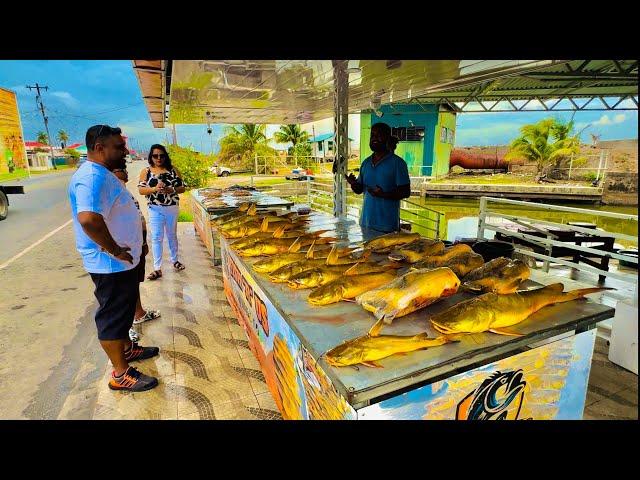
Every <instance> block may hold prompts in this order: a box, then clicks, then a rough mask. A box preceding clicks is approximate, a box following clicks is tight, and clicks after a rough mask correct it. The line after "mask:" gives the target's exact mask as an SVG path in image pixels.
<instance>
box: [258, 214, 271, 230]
mask: <svg viewBox="0 0 640 480" xmlns="http://www.w3.org/2000/svg"><path fill="white" fill-rule="evenodd" d="M267 228H269V219H268V218H266V217H265V218H264V219H262V225H261V226H260V231H261V232H266V231H267Z"/></svg>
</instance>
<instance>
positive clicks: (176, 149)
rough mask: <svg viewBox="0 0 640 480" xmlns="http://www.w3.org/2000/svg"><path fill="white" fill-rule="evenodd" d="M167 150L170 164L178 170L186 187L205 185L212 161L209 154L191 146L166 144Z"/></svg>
mask: <svg viewBox="0 0 640 480" xmlns="http://www.w3.org/2000/svg"><path fill="white" fill-rule="evenodd" d="M167 151H168V152H169V156H170V157H171V164H172V165H173V166H174V167H176V168H177V169H178V170H180V174H181V175H182V180H183V181H184V183H185V185H186V186H187V188H202V187H205V186H206V185H207V180H208V177H209V166H210V165H211V161H212V159H211V157H210V156H208V155H201V154H199V153H198V152H196V151H195V150H194V149H193V148H192V147H191V146H188V147H180V146H178V145H168V146H167Z"/></svg>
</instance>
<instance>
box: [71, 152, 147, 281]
mask: <svg viewBox="0 0 640 480" xmlns="http://www.w3.org/2000/svg"><path fill="white" fill-rule="evenodd" d="M69 201H70V202H71V212H72V216H73V229H74V231H75V234H76V248H77V249H78V252H80V255H82V262H83V264H84V268H85V269H86V270H87V272H89V273H116V272H123V271H125V270H131V269H132V268H135V267H136V266H137V265H138V263H139V261H140V255H141V254H142V221H141V220H140V212H139V210H138V209H137V208H136V204H135V203H134V201H133V198H132V197H131V194H130V193H129V191H128V190H127V189H126V187H125V186H124V185H122V183H121V182H120V180H118V178H117V177H116V176H115V175H114V174H113V173H111V172H110V171H109V170H108V169H107V168H105V167H103V166H102V165H100V164H98V163H95V162H92V161H90V160H88V161H86V162H84V163H83V164H82V165H81V166H80V167H79V168H78V170H77V171H76V173H74V174H73V176H72V177H71V182H70V183H69ZM79 212H94V213H98V214H100V215H102V217H103V218H104V222H105V224H106V225H107V228H108V229H109V232H110V233H111V236H112V237H113V239H114V240H115V241H116V243H117V244H118V245H120V246H121V247H129V248H130V249H131V250H130V251H129V253H130V254H131V256H132V257H133V263H132V264H131V263H129V262H126V261H124V260H119V259H117V258H115V257H113V256H111V255H109V254H108V253H106V252H102V251H101V250H100V246H99V245H98V244H97V243H95V242H94V241H93V240H91V238H89V236H88V235H87V234H86V233H85V232H84V230H83V229H82V226H81V225H80V222H78V213H79Z"/></svg>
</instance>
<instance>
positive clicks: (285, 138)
mask: <svg viewBox="0 0 640 480" xmlns="http://www.w3.org/2000/svg"><path fill="white" fill-rule="evenodd" d="M273 139H274V140H275V141H276V142H277V143H287V142H291V143H292V144H293V146H294V147H295V146H296V145H297V144H298V143H302V142H308V141H309V134H308V133H307V132H305V131H304V130H302V129H301V128H300V125H294V124H289V125H280V130H278V131H277V132H276V133H274V134H273Z"/></svg>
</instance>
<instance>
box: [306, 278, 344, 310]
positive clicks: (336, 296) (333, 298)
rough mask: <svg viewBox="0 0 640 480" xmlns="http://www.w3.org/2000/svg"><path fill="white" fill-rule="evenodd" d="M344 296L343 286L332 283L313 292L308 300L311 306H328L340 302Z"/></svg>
mask: <svg viewBox="0 0 640 480" xmlns="http://www.w3.org/2000/svg"><path fill="white" fill-rule="evenodd" d="M342 296H343V287H342V285H339V284H338V283H337V282H331V283H328V284H326V285H323V286H321V287H319V288H316V289H315V290H313V291H312V292H311V293H310V294H309V297H308V298H307V300H308V301H309V303H310V304H311V305H328V304H330V303H335V302H338V301H340V300H341V299H342Z"/></svg>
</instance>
